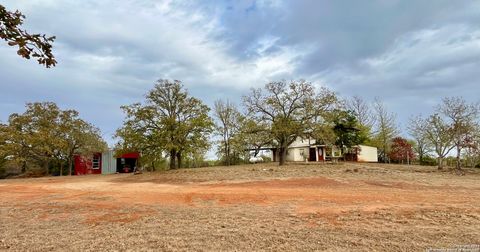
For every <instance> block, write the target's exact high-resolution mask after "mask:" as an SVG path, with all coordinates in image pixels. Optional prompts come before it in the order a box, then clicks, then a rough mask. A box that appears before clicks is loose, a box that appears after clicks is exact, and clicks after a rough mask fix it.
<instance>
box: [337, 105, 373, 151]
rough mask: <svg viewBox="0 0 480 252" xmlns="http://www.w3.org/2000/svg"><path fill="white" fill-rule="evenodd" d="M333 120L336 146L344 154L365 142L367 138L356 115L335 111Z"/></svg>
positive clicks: (349, 112) (348, 111) (350, 112)
mask: <svg viewBox="0 0 480 252" xmlns="http://www.w3.org/2000/svg"><path fill="white" fill-rule="evenodd" d="M334 114H335V115H336V116H335V118H334V120H333V124H334V126H333V132H334V133H335V136H336V137H335V138H336V139H335V145H336V146H338V147H340V149H341V150H342V154H345V153H346V150H350V149H351V148H352V147H353V146H355V145H359V144H362V143H364V142H365V140H366V139H367V136H366V135H365V132H362V131H361V130H360V129H359V127H360V125H359V123H358V121H357V118H356V116H355V114H354V113H353V112H352V111H350V110H347V111H338V110H337V111H335V112H334Z"/></svg>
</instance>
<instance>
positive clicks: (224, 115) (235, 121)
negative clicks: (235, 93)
mask: <svg viewBox="0 0 480 252" xmlns="http://www.w3.org/2000/svg"><path fill="white" fill-rule="evenodd" d="M214 115H215V118H216V119H217V124H216V127H215V129H216V132H217V134H218V135H220V136H221V137H222V140H221V141H220V144H221V146H222V148H221V149H222V155H223V158H224V162H225V165H230V164H232V156H231V154H232V146H231V145H232V143H231V142H232V139H233V137H234V136H235V135H236V134H237V132H238V131H239V121H240V119H241V117H242V115H241V114H240V112H239V111H238V109H237V107H236V106H235V104H233V103H231V102H230V101H228V100H227V101H222V100H217V101H215V104H214Z"/></svg>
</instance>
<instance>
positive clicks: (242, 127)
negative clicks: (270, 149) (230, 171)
mask: <svg viewBox="0 0 480 252" xmlns="http://www.w3.org/2000/svg"><path fill="white" fill-rule="evenodd" d="M272 144H273V138H272V135H271V131H270V130H269V127H268V124H267V123H265V122H258V121H255V120H253V119H251V118H246V117H242V120H240V121H239V132H238V133H237V134H236V135H235V137H234V138H233V139H232V149H233V150H234V152H235V153H236V154H237V153H238V155H240V154H241V153H243V154H244V155H243V160H244V161H247V162H248V160H249V158H250V150H253V152H254V153H253V155H254V156H255V157H256V156H257V155H258V153H260V150H261V148H263V147H265V146H272Z"/></svg>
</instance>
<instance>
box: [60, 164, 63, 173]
mask: <svg viewBox="0 0 480 252" xmlns="http://www.w3.org/2000/svg"><path fill="white" fill-rule="evenodd" d="M60 176H63V161H60Z"/></svg>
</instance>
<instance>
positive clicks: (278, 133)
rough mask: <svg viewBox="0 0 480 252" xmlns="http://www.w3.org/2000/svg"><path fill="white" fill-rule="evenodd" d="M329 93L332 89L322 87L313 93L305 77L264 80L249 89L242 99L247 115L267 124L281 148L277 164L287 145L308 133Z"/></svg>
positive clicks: (283, 158)
mask: <svg viewBox="0 0 480 252" xmlns="http://www.w3.org/2000/svg"><path fill="white" fill-rule="evenodd" d="M332 96H334V94H333V92H330V91H329V90H327V89H325V88H323V89H321V90H320V92H319V93H318V94H316V92H315V89H314V87H313V85H312V84H311V83H310V82H307V81H305V80H299V81H291V82H289V83H287V82H286V81H280V82H270V83H268V84H266V85H265V88H264V90H262V89H252V90H251V93H250V95H248V96H244V97H243V101H244V105H245V107H246V108H247V111H248V117H249V118H250V119H251V120H253V121H255V122H258V123H260V124H263V125H266V127H267V128H268V131H269V134H270V136H271V137H272V140H273V141H272V142H273V143H274V144H276V145H277V147H278V149H279V151H280V162H279V165H284V164H285V161H286V160H285V159H286V154H287V149H288V146H289V145H290V144H292V143H293V142H294V141H295V139H296V138H297V137H301V136H305V135H306V134H307V132H308V131H309V129H311V127H312V124H313V122H314V121H315V119H316V118H317V117H319V116H321V113H322V112H323V110H324V109H325V108H326V107H328V106H329V105H330V99H331V97H332Z"/></svg>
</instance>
